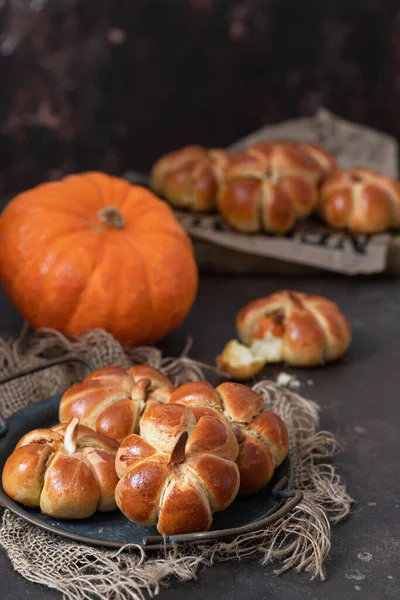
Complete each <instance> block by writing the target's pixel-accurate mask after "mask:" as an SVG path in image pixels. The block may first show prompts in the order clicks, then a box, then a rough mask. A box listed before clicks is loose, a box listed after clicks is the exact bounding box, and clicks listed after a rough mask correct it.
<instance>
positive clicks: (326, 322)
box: [217, 291, 351, 380]
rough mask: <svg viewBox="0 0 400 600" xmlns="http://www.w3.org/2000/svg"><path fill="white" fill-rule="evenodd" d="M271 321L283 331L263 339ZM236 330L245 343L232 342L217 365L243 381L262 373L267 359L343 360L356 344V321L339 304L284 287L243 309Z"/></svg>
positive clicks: (308, 363)
mask: <svg viewBox="0 0 400 600" xmlns="http://www.w3.org/2000/svg"><path fill="white" fill-rule="evenodd" d="M265 319H269V320H270V321H271V323H272V324H273V325H274V323H275V325H276V326H277V327H279V329H280V333H279V334H277V335H274V334H273V333H272V335H269V334H267V335H266V336H265V337H263V338H261V339H258V337H257V329H258V327H259V324H260V323H262V321H263V320H265ZM236 328H237V333H238V337H239V339H240V342H239V341H237V340H231V341H229V342H228V343H227V344H226V346H225V348H224V350H223V351H222V353H221V355H220V356H218V357H217V364H218V366H219V368H220V369H221V370H222V371H224V372H225V373H228V374H229V375H230V376H231V377H232V378H234V379H237V380H244V379H246V378H248V377H247V376H254V375H256V374H257V373H258V372H260V371H261V369H262V368H263V367H264V366H265V365H266V364H267V363H280V362H286V363H287V364H289V365H292V366H296V367H312V366H315V365H318V364H322V363H324V362H330V361H333V360H337V359H338V358H340V357H341V356H342V355H343V354H344V353H345V352H346V350H347V349H348V347H349V345H350V342H351V326H350V323H349V321H348V320H347V319H346V317H345V316H344V315H343V313H342V312H341V310H340V308H339V307H338V305H337V304H335V303H334V302H331V301H330V300H327V299H326V298H323V297H321V296H309V295H307V294H303V293H302V292H291V291H281V292H276V293H275V294H271V295H270V296H267V297H266V298H259V299H258V300H254V301H253V302H250V304H248V305H247V306H245V308H243V309H242V310H241V311H240V312H239V314H238V316H237V319H236Z"/></svg>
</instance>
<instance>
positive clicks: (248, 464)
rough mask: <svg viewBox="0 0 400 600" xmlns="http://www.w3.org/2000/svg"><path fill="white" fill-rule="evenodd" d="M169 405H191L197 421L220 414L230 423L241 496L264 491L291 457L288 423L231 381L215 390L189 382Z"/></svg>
mask: <svg viewBox="0 0 400 600" xmlns="http://www.w3.org/2000/svg"><path fill="white" fill-rule="evenodd" d="M169 402H170V403H171V404H174V403H177V404H183V405H185V406H189V407H190V408H191V409H192V410H193V412H194V414H195V417H196V418H197V419H200V418H201V417H202V416H204V415H216V416H219V417H220V418H222V419H224V420H227V421H228V423H229V424H230V426H231V427H232V429H233V432H234V433H235V436H236V439H237V442H238V445H239V453H238V457H237V459H236V464H237V466H238V467H239V473H240V488H239V495H241V496H248V495H250V494H254V493H255V492H258V491H260V490H261V489H262V488H263V487H264V486H265V485H266V484H267V483H268V481H269V480H270V479H271V477H272V475H273V474H274V471H275V469H276V468H277V467H278V466H279V465H280V464H281V463H282V461H283V460H284V459H285V458H286V456H287V453H288V450H289V435H288V431H287V428H286V425H285V423H284V422H283V421H282V419H281V418H280V417H279V415H277V414H275V413H273V412H271V411H267V410H264V401H263V399H262V396H261V395H260V394H257V393H256V392H254V391H253V390H251V389H250V388H248V387H247V386H245V385H242V384H240V383H231V382H227V383H222V384H221V385H219V386H218V387H217V388H216V389H214V388H213V387H212V386H211V385H210V384H209V383H207V382H206V381H195V382H192V383H185V384H184V385H181V386H180V387H178V388H176V390H174V391H173V393H172V394H171V397H170V399H169Z"/></svg>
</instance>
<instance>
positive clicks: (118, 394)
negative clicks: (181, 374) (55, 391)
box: [59, 365, 172, 440]
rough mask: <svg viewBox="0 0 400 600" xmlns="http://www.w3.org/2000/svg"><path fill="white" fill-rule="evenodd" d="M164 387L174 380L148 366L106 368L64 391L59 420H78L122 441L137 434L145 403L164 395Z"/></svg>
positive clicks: (170, 384) (169, 385)
mask: <svg viewBox="0 0 400 600" xmlns="http://www.w3.org/2000/svg"><path fill="white" fill-rule="evenodd" d="M163 386H166V387H167V388H168V387H171V386H172V382H171V380H170V379H169V378H168V377H166V376H165V375H164V374H163V373H161V371H159V370H158V369H155V368H154V367H150V366H148V365H136V366H134V367H131V368H130V369H129V370H126V369H123V368H122V367H118V366H114V367H104V368H102V369H98V370H97V371H94V372H93V373H91V374H90V375H88V377H86V379H84V381H83V382H82V383H77V384H75V385H73V386H72V387H70V388H69V389H68V390H67V391H66V392H65V394H64V395H63V397H62V399H61V403H60V409H59V419H60V421H61V422H63V423H65V422H68V421H70V419H72V417H78V418H79V419H80V421H81V423H82V424H84V425H87V426H88V427H91V428H92V429H94V430H95V431H97V432H98V433H101V434H104V435H107V436H108V437H112V438H114V439H116V440H122V439H124V438H125V437H126V436H127V435H129V434H131V433H133V432H135V431H137V428H138V423H139V417H140V413H141V411H142V410H143V408H144V405H145V402H147V400H149V399H151V398H152V395H153V394H155V395H157V394H159V393H161V390H162V388H163Z"/></svg>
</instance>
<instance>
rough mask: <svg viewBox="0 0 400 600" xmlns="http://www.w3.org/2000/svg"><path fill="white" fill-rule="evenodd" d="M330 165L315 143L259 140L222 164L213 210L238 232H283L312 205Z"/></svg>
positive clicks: (314, 204)
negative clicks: (223, 181)
mask: <svg viewBox="0 0 400 600" xmlns="http://www.w3.org/2000/svg"><path fill="white" fill-rule="evenodd" d="M335 168H336V165H335V161H334V159H333V158H332V156H331V155H330V154H328V153H327V152H326V151H325V150H324V149H323V148H320V147H318V146H314V145H312V144H295V143H291V142H259V143H257V144H254V145H252V146H250V147H249V148H248V149H247V150H246V152H243V153H242V154H238V155H236V156H234V157H233V158H232V159H231V160H230V161H229V163H228V165H227V166H226V167H225V169H224V179H225V183H224V185H222V186H221V188H220V191H219V193H218V200H217V203H218V210H219V212H220V213H221V214H222V216H223V217H224V218H225V219H226V221H227V222H228V223H229V225H230V226H231V227H233V228H234V229H237V230H239V231H244V232H247V233H256V232H260V231H266V232H272V233H285V232H286V231H289V230H290V229H292V228H293V226H294V225H295V223H296V221H297V220H298V219H301V218H304V217H306V216H308V215H309V214H310V213H311V212H312V211H313V210H314V209H315V208H316V206H317V204H318V186H319V184H320V183H321V181H322V180H323V179H324V178H325V177H326V176H327V175H328V174H329V173H331V172H332V171H333V170H334V169H335Z"/></svg>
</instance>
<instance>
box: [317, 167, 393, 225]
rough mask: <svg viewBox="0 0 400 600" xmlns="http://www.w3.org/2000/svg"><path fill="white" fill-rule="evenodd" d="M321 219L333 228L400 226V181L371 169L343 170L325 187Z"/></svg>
mask: <svg viewBox="0 0 400 600" xmlns="http://www.w3.org/2000/svg"><path fill="white" fill-rule="evenodd" d="M319 214H320V216H321V218H322V219H323V220H324V221H325V222H326V223H328V224H329V225H330V226H331V227H335V228H337V229H349V230H350V231H353V232H355V233H379V232H382V231H387V230H388V229H391V228H399V227H400V183H399V182H398V181H395V180H394V179H390V178H389V177H385V176H384V175H381V174H380V173H377V172H376V171H373V170H371V169H351V170H349V171H339V172H337V173H335V174H334V175H332V176H331V177H329V178H328V179H327V181H326V182H325V183H324V185H323V186H322V190H321V200H320V206H319Z"/></svg>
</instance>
